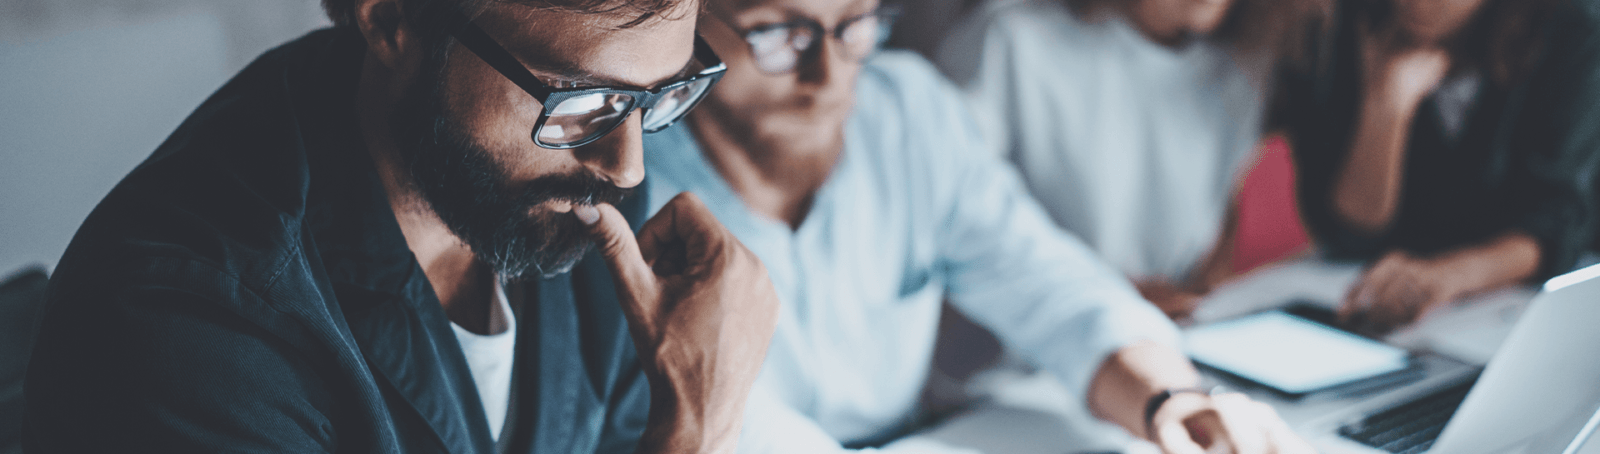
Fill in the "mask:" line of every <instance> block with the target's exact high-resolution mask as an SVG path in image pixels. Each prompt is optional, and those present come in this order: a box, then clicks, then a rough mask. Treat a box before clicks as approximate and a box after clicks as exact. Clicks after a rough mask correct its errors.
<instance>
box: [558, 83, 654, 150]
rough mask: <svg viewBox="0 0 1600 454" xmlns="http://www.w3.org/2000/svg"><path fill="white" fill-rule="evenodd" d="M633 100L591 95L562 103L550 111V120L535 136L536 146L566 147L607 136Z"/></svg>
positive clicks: (610, 94) (623, 97) (614, 95)
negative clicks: (595, 137)
mask: <svg viewBox="0 0 1600 454" xmlns="http://www.w3.org/2000/svg"><path fill="white" fill-rule="evenodd" d="M633 102H634V99H633V97H632V96H628V95H626V94H617V93H594V94H588V95H583V96H578V97H573V98H568V99H566V100H564V101H561V103H560V104H556V105H555V106H553V107H551V108H550V113H549V115H550V116H549V118H548V119H546V120H545V122H544V126H543V127H541V128H539V132H538V134H537V137H538V139H539V140H538V141H539V143H542V144H546V145H553V146H567V145H572V144H575V143H579V142H584V141H587V140H589V139H592V138H594V136H597V135H600V134H604V133H606V132H609V131H610V130H611V128H613V127H616V125H617V124H619V123H621V122H622V121H623V120H625V119H626V117H625V116H624V115H623V114H624V113H626V112H628V109H629V108H630V107H632V105H633Z"/></svg>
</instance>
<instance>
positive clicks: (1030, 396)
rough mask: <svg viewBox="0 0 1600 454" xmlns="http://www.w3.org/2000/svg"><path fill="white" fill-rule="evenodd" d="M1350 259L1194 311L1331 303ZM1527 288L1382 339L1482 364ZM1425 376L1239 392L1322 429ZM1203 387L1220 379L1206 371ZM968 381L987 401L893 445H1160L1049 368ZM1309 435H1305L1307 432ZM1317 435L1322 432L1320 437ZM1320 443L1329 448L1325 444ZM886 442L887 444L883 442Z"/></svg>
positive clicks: (1456, 308) (1226, 293)
mask: <svg viewBox="0 0 1600 454" xmlns="http://www.w3.org/2000/svg"><path fill="white" fill-rule="evenodd" d="M1360 273H1361V268H1360V267H1359V266H1356V265H1341V264H1332V263H1327V262H1323V261H1321V260H1318V259H1316V258H1314V257H1312V258H1306V259H1300V260H1296V261H1291V262H1287V263H1282V264H1278V265H1272V266H1269V267H1266V268H1263V269H1259V270H1256V271H1253V272H1251V273H1249V274H1247V275H1245V276H1242V277H1240V278H1238V279H1235V280H1233V281H1231V282H1230V283H1228V284H1225V285H1223V286H1222V287H1219V288H1217V289H1216V290H1215V291H1213V292H1212V293H1211V294H1210V295H1208V296H1207V297H1206V300H1205V302H1204V303H1202V305H1201V307H1200V309H1199V310H1198V311H1196V313H1195V314H1194V318H1195V321H1196V324H1204V323H1209V322H1215V321H1220V320H1226V319H1229V318H1232V317H1237V316H1240V315H1244V314H1248V313H1251V312H1256V311H1260V310H1265V309H1270V308H1274V307H1279V306H1282V305H1284V304H1286V303H1289V302H1291V301H1295V300H1306V301H1309V302H1314V303H1318V304H1324V305H1328V306H1332V305H1334V304H1336V303H1337V302H1339V301H1340V300H1341V299H1342V298H1343V296H1344V292H1345V290H1346V289H1347V288H1349V286H1350V285H1351V284H1352V283H1354V282H1355V280H1356V279H1357V278H1358V277H1359V276H1360ZM1534 294H1535V290H1534V289H1532V288H1513V289H1507V290H1502V291H1497V292H1493V293H1488V294H1483V295H1476V296H1474V297H1471V298H1469V299H1467V300H1465V301H1462V302H1460V303H1458V304H1456V305H1453V306H1451V307H1449V308H1446V309H1442V310H1440V311H1438V312H1436V313H1434V314H1431V315H1430V316H1429V317H1428V318H1426V319H1424V320H1422V321H1421V322H1419V323H1417V324H1415V325H1413V326H1411V327H1408V328H1405V329H1402V330H1400V331H1398V332H1396V333H1394V334H1392V335H1390V336H1388V337H1387V338H1386V339H1385V341H1386V342H1388V343H1390V344H1393V345H1397V346H1400V347H1404V348H1407V349H1410V350H1414V351H1425V352H1433V353H1437V354H1438V355H1440V356H1443V357H1448V358H1453V359H1455V360H1459V362H1457V361H1450V360H1437V362H1438V363H1439V364H1433V363H1430V365H1429V366H1428V367H1440V368H1447V367H1462V366H1463V365H1464V366H1468V367H1470V366H1472V365H1478V366H1481V365H1483V364H1485V363H1487V362H1488V360H1489V358H1490V357H1492V356H1493V355H1494V351H1495V350H1496V349H1497V348H1499V345H1500V343H1501V342H1502V341H1503V340H1504V339H1505V338H1506V336H1507V335H1508V334H1509V333H1510V330H1511V326H1512V325H1513V324H1514V323H1515V321H1516V319H1517V318H1518V317H1519V316H1521V314H1522V311H1523V310H1524V309H1526V308H1527V305H1528V302H1529V301H1530V300H1531V299H1532V297H1533V295H1534ZM1438 379H1440V378H1439V377H1435V378H1433V379H1424V380H1422V381H1418V382H1415V383H1411V384H1408V385H1405V386H1402V387H1398V388H1395V389H1391V390H1387V391H1382V392H1376V393H1373V394H1369V395H1364V396H1360V397H1349V398H1345V399H1344V400H1341V399H1337V398H1334V399H1314V398H1307V399H1304V400H1300V401H1288V400H1284V399H1281V398H1279V397H1277V396H1275V395H1272V394H1270V393H1267V392H1265V391H1246V393H1247V394H1250V395H1251V397H1253V398H1255V399H1257V400H1260V401H1263V402H1266V403H1268V404H1271V405H1272V406H1273V407H1274V408H1276V409H1277V410H1278V412H1279V414H1280V415H1282V416H1283V417H1284V420H1285V421H1287V422H1289V423H1290V425H1291V426H1292V427H1295V428H1296V429H1297V430H1301V431H1302V433H1313V432H1311V429H1313V428H1319V427H1325V426H1326V425H1327V424H1328V423H1329V421H1328V418H1330V417H1337V416H1338V415H1335V414H1333V412H1332V411H1331V409H1334V408H1340V409H1346V410H1348V409H1350V408H1351V405H1352V401H1353V400H1369V401H1370V400H1373V399H1377V398H1381V397H1383V396H1384V395H1386V394H1388V393H1400V392H1407V391H1408V390H1411V389H1414V388H1415V387H1425V386H1434V385H1436V384H1437V383H1435V382H1434V381H1430V380H1435V381H1436V380H1438ZM1206 380H1207V382H1208V383H1209V384H1215V383H1219V379H1218V378H1217V377H1213V376H1207V378H1206ZM971 386H973V387H975V388H978V389H980V390H981V391H979V392H978V393H979V394H985V395H987V396H988V398H987V400H985V401H984V402H982V403H980V404H977V405H975V406H974V407H973V408H972V409H970V410H968V411H966V412H964V413H961V414H959V415H957V416H954V417H951V418H949V419H947V420H945V421H943V422H942V423H940V424H938V425H936V426H934V427H932V428H929V429H928V430H925V431H923V432H920V433H918V434H916V435H913V436H910V437H907V438H905V439H903V440H901V441H899V442H897V444H899V445H901V446H907V447H929V448H932V449H935V450H945V451H952V452H957V451H959V450H960V449H962V448H965V449H971V450H975V451H977V452H984V453H989V454H1034V453H1038V454H1069V453H1088V452H1126V453H1129V454H1136V453H1151V452H1159V451H1158V450H1157V449H1156V448H1155V447H1154V446H1152V445H1150V444H1149V443H1146V442H1143V441H1140V440H1135V439H1133V438H1132V437H1130V436H1128V435H1127V434H1126V433H1125V432H1123V431H1122V430H1121V429H1120V428H1117V427H1116V426H1113V425H1111V424H1107V423H1104V422H1102V421H1099V420H1097V419H1095V418H1093V417H1092V416H1090V415H1089V414H1088V411H1087V410H1086V409H1085V408H1084V407H1083V405H1082V404H1081V399H1080V398H1076V397H1074V396H1072V395H1071V392H1069V391H1068V390H1066V389H1065V387H1063V386H1061V385H1060V384H1059V381H1058V380H1056V379H1055V378H1054V377H1052V376H1051V375H1050V374H1048V373H1045V372H1038V371H1029V370H1025V368H1000V369H998V370H994V371H990V372H987V373H985V374H982V375H980V376H978V377H976V378H975V379H974V380H973V383H972V384H971ZM1308 438H1312V437H1311V436H1308ZM1324 438H1325V437H1324ZM1312 441H1313V443H1316V444H1318V447H1319V449H1324V450H1328V451H1338V449H1337V447H1338V446H1339V445H1340V443H1341V442H1344V441H1343V440H1327V439H1321V440H1317V439H1314V440H1312ZM1328 446H1332V447H1333V448H1332V449H1330V448H1329V447H1328ZM891 447H894V445H891Z"/></svg>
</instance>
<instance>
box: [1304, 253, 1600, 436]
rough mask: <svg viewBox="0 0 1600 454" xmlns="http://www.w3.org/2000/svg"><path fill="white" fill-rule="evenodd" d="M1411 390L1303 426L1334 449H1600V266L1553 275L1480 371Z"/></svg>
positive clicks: (1456, 375) (1435, 381) (1436, 381)
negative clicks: (1598, 427)
mask: <svg viewBox="0 0 1600 454" xmlns="http://www.w3.org/2000/svg"><path fill="white" fill-rule="evenodd" d="M1408 388H1411V389H1408V390H1406V391H1403V392H1401V393H1403V394H1404V395H1403V396H1402V397H1403V398H1395V397H1396V396H1395V395H1393V394H1392V393H1391V394H1390V395H1388V396H1385V397H1388V398H1384V399H1371V400H1369V402H1368V403H1369V404H1373V405H1367V406H1364V407H1366V408H1360V409H1356V410H1355V411H1352V412H1340V413H1344V414H1342V415H1334V417H1332V418H1329V419H1325V420H1324V422H1323V423H1322V424H1318V425H1316V427H1302V429H1301V430H1302V431H1303V432H1302V433H1306V432H1307V429H1310V430H1309V432H1311V433H1308V435H1315V436H1312V437H1311V438H1312V441H1313V442H1314V443H1315V444H1316V445H1317V446H1318V448H1319V449H1321V450H1323V451H1324V452H1328V453H1385V452H1388V453H1422V452H1429V453H1441V454H1488V453H1494V454H1502V453H1525V454H1544V453H1551V454H1600V437H1591V435H1593V434H1594V433H1595V431H1596V430H1597V427H1596V426H1600V265H1595V266H1590V267H1588V268H1584V269H1581V270H1578V271H1574V272H1572V273H1568V274H1565V275H1562V276H1558V277H1556V278H1554V279H1551V280H1550V281H1548V282H1547V283H1545V285H1544V288H1543V289H1542V290H1541V291H1540V292H1539V294H1538V295H1537V296H1536V297H1534V299H1533V301H1532V303H1530V306H1529V307H1528V309H1527V310H1526V311H1525V312H1524V313H1523V315H1522V318H1521V319H1520V320H1518V321H1517V324H1516V326H1515V327H1514V328H1512V331H1511V333H1510V335H1508V336H1507V337H1506V340H1505V342H1504V343H1503V344H1501V346H1500V349H1499V350H1498V351H1497V352H1496V353H1495V355H1494V358H1493V359H1492V360H1490V362H1489V364H1488V365H1487V366H1485V367H1484V369H1483V371H1482V373H1481V374H1473V373H1469V374H1455V376H1454V377H1448V378H1446V379H1443V380H1434V383H1431V384H1429V385H1427V386H1424V387H1421V388H1420V389H1419V388H1417V387H1408ZM1373 401H1382V402H1373Z"/></svg>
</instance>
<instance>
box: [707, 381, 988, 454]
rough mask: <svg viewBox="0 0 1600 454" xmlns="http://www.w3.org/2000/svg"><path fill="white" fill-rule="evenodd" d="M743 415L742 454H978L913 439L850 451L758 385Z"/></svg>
mask: <svg viewBox="0 0 1600 454" xmlns="http://www.w3.org/2000/svg"><path fill="white" fill-rule="evenodd" d="M744 414H745V417H744V428H743V431H742V432H740V434H739V448H738V452H739V453H740V454H756V453H759V454H829V453H836V454H837V453H883V454H910V453H916V454H978V453H977V452H976V451H972V450H969V449H962V448H956V447H951V446H946V445H942V444H937V443H918V442H916V441H914V440H901V441H898V442H895V443H891V444H889V445H886V446H884V447H882V448H865V449H848V448H845V447H844V446H841V445H840V444H839V442H838V441H837V440H834V439H833V436H831V435H828V433H827V432H826V431H824V430H822V427H820V426H818V425H817V423H816V421H813V420H812V419H811V418H809V417H806V416H805V415H803V414H801V413H800V412H799V411H797V410H795V409H794V408H793V407H790V406H789V405H788V404H786V403H784V402H783V401H782V400H781V399H778V397H777V396H776V395H775V394H774V393H772V392H770V390H767V389H764V387H763V386H762V385H761V384H760V383H759V382H758V383H757V384H756V386H755V388H754V389H752V390H751V391H750V398H749V400H747V401H746V402H745V408H744Z"/></svg>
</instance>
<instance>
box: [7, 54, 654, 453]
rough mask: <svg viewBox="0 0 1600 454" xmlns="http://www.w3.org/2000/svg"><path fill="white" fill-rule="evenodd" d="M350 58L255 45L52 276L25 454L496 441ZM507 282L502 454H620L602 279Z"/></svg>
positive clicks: (621, 365) (482, 449)
mask: <svg viewBox="0 0 1600 454" xmlns="http://www.w3.org/2000/svg"><path fill="white" fill-rule="evenodd" d="M363 52H364V42H363V41H362V40H361V37H360V35H359V34H358V33H356V32H355V30H351V29H333V30H322V31H317V32H313V33H311V34H309V35H307V36H305V37H303V38H301V39H299V40H297V41H294V42H291V43H289V44H287V45H284V46H283V47H280V48H278V49H276V50H273V51H270V52H268V53H267V54H265V55H263V56H262V57H261V58H260V59H258V60H256V61H255V62H254V63H252V64H251V65H250V66H249V67H248V68H246V69H245V70H244V71H243V72H241V73H239V74H238V75H237V76H235V77H234V78H233V80H231V81H229V82H228V83H227V85H225V86H223V87H222V88H221V89H220V90H218V91H217V93H216V94H214V95H212V97H211V98H210V99H209V100H207V101H206V102H205V103H204V104H202V105H201V106H200V108H199V109H197V110H196V111H195V112H194V114H193V115H191V116H190V117H189V118H188V119H187V120H185V121H184V123H183V124H182V125H181V126H179V128H178V130H177V131H176V132H175V133H173V135H172V136H171V137H170V138H169V139H167V141H166V143H164V144H162V146H161V147H160V148H159V149H157V150H156V152H155V153H154V154H153V155H152V156H151V157H150V158H149V159H148V160H146V161H145V162H144V163H143V164H141V165H140V166H139V167H138V168H137V169H136V170H134V171H133V172H132V173H130V174H129V175H128V176H127V177H126V178H125V179H124V180H123V181H122V182H121V183H119V184H118V185H117V187H116V188H115V189H113V190H112V191H111V193H110V194H109V195H107V196H106V198H105V199H104V200H103V201H102V202H101V203H100V205H99V206H98V207H97V208H95V210H94V212H93V213H92V214H91V215H90V216H89V218H88V220H87V221H85V222H84V224H83V226H82V227H81V228H80V229H79V231H78V233H77V235H76V236H75V237H74V238H73V241H72V244H71V246H70V247H69V248H68V250H67V253H66V255H65V256H64V257H62V259H61V261H60V264H59V266H58V267H57V270H56V274H55V276H54V277H53V278H52V280H51V283H50V289H49V296H48V299H49V303H48V308H47V313H46V315H45V319H44V321H43V325H42V326H41V331H40V337H39V339H38V343H37V345H36V347H35V350H34V355H33V359H32V362H31V363H30V366H29V370H28V376H27V382H26V385H25V387H26V393H27V394H26V400H27V403H26V405H27V409H26V412H27V417H26V421H27V422H26V427H25V428H24V432H25V435H24V437H25V440H24V445H25V449H26V450H27V451H28V452H33V453H57V452H84V453H88V452H96V453H99V452H221V451H227V452H263V453H264V452H293V453H308V452H375V453H399V452H406V453H413V452H428V453H433V452H449V453H456V454H466V453H489V452H494V451H495V450H496V449H497V448H496V446H495V443H494V442H493V441H492V440H491V438H490V435H489V429H488V426H487V422H486V417H485V416H484V411H483V407H482V404H481V402H480V401H479V399H478V396H477V391H476V389H475V388H474V384H473V381H472V377H471V373H470V372H469V370H468V368H467V365H466V360H465V358H464V356H463V354H462V351H461V347H460V346H459V345H458V344H457V342H456V338H455V336H454V334H453V333H452V331H451V328H450V321H449V319H448V318H446V316H445V313H444V311H443V308H442V307H441V306H440V305H439V301H438V299H437V297H436V296H435V295H434V292H433V289H432V287H430V285H429V283H428V280H427V278H426V277H425V276H424V275H423V272H422V269H421V268H420V267H419V266H418V264H417V261H416V259H415V258H414V257H413V256H412V254H411V251H410V249H408V248H407V246H406V243H405V238H404V237H403V236H402V234H401V231H400V228H399V225H398V224H397V223H396V221H395V217H394V214H393V212H392V211H391V210H390V207H389V203H388V199H387V197H386V196H385V193H384V190H383V188H382V185H381V184H380V182H379V180H378V177H377V174H376V171H375V170H374V168H373V165H372V163H371V161H370V159H369V158H368V154H367V151H366V150H365V147H364V145H363V144H362V142H361V139H360V135H359V133H358V128H357V122H356V115H355V99H356V96H355V93H356V85H357V81H358V79H359V76H360V70H361V65H362V58H363ZM86 127H92V125H86ZM638 199H642V197H636V200H638ZM619 208H621V209H622V210H623V212H624V213H627V214H628V216H629V217H630V219H631V220H632V221H635V222H634V225H638V222H637V221H638V220H639V219H640V218H639V216H641V215H642V214H643V213H642V208H643V206H642V205H641V204H638V203H624V204H623V206H621V207H619ZM522 285H523V288H525V289H526V291H524V292H523V294H524V296H525V297H524V298H521V299H519V300H517V301H514V302H513V305H514V310H515V312H516V315H517V317H518V325H519V326H521V327H523V329H520V330H518V334H517V336H518V337H517V347H516V353H515V354H516V366H515V371H514V378H513V380H514V385H513V394H512V395H513V401H512V402H511V409H510V412H511V413H512V417H511V418H510V420H509V421H510V422H509V423H508V426H507V427H506V428H505V431H504V433H503V434H502V438H503V439H502V440H501V443H500V444H501V446H500V448H503V449H504V452H514V453H534V452H538V453H577V452H631V451H633V449H634V445H635V444H636V443H637V440H638V438H639V436H640V434H641V433H642V431H643V427H644V423H645V419H646V413H647V412H648V406H649V396H648V385H647V383H646V380H645V378H644V376H643V375H642V373H641V371H640V368H639V366H638V364H637V361H636V357H635V353H634V351H633V345H632V342H631V340H630V337H629V334H628V330H627V325H626V324H625V322H624V319H623V317H622V313H621V309H620V307H619V306H618V304H617V302H616V299H615V297H616V294H615V290H614V288H613V286H612V281H611V278H610V275H609V274H608V273H607V271H606V269H605V266H604V264H603V263H602V262H601V261H600V260H599V259H598V257H597V256H596V255H594V254H591V255H590V256H589V257H587V258H586V259H585V261H584V262H583V263H581V264H579V266H578V267H577V268H576V269H575V270H574V271H573V272H571V273H569V274H565V275H560V276H557V277H554V278H547V279H532V280H530V281H528V282H524V283H522Z"/></svg>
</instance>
